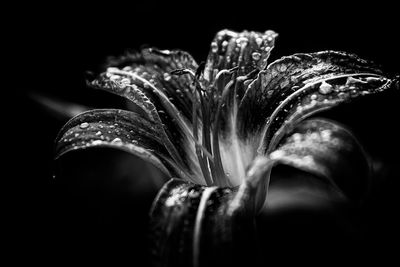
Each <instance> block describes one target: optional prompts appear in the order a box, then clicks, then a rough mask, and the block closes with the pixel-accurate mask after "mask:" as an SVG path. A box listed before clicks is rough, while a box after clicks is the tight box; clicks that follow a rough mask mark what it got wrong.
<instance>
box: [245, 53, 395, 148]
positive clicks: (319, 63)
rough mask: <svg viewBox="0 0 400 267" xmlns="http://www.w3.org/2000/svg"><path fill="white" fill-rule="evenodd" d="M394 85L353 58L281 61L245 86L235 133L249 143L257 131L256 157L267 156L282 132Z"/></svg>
mask: <svg viewBox="0 0 400 267" xmlns="http://www.w3.org/2000/svg"><path fill="white" fill-rule="evenodd" d="M392 85H393V80H391V79H390V78H388V77H386V76H384V75H383V74H382V71H381V70H379V69H378V68H376V67H375V66H374V65H373V64H372V63H371V62H367V61H365V60H362V59H360V58H358V57H357V56H355V55H351V54H346V53H343V52H334V51H323V52H318V53H312V54H295V55H292V56H289V57H284V58H282V59H280V60H277V61H275V62H273V63H272V64H270V65H269V66H268V67H267V69H266V70H265V71H262V72H260V73H259V75H258V78H257V79H256V80H255V81H254V82H252V83H250V84H249V86H248V89H247V91H246V93H245V96H244V97H243V99H242V101H241V103H240V107H239V111H238V124H239V134H240V136H241V137H242V138H249V137H251V136H254V134H255V133H260V132H261V133H262V139H261V141H262V142H263V143H262V144H261V146H260V147H259V152H260V153H264V152H266V151H269V152H270V151H272V150H273V148H274V147H275V146H276V145H277V143H279V140H280V138H282V136H283V135H284V133H285V132H286V131H285V130H284V129H283V128H281V127H289V126H293V125H295V124H296V123H297V122H298V121H299V120H302V119H304V118H306V117H308V116H310V115H311V114H314V113H316V112H318V111H321V110H326V109H329V108H331V107H333V106H337V105H338V104H340V103H343V102H346V101H351V100H352V99H354V98H358V97H360V96H363V95H367V94H372V93H379V92H381V91H384V90H385V89H388V88H390V87H392ZM285 129H286V128H285ZM286 130H287V129H286Z"/></svg>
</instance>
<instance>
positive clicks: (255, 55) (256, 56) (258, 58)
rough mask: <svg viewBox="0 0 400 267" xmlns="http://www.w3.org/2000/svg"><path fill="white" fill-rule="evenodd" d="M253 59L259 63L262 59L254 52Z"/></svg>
mask: <svg viewBox="0 0 400 267" xmlns="http://www.w3.org/2000/svg"><path fill="white" fill-rule="evenodd" d="M251 57H252V58H253V60H255V61H258V60H260V58H261V54H260V53H258V52H253V54H251Z"/></svg>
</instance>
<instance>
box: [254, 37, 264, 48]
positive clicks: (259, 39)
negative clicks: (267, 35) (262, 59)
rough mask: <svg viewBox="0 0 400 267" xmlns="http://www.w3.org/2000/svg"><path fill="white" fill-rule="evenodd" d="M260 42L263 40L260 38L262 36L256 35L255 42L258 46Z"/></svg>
mask: <svg viewBox="0 0 400 267" xmlns="http://www.w3.org/2000/svg"><path fill="white" fill-rule="evenodd" d="M262 42H263V39H262V38H260V37H257V38H256V43H257V45H258V46H261V45H262Z"/></svg>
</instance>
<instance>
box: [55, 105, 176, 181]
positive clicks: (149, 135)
mask: <svg viewBox="0 0 400 267" xmlns="http://www.w3.org/2000/svg"><path fill="white" fill-rule="evenodd" d="M163 138H164V137H163V136H162V135H161V134H160V133H159V132H158V131H157V127H156V126H155V124H154V123H152V122H151V121H149V120H147V119H146V118H145V117H143V116H141V115H139V114H136V113H133V112H129V111H123V110H113V109H109V110H108V109H105V110H90V111H87V112H85V113H82V114H80V115H78V116H76V117H74V118H72V119H71V120H70V121H69V122H68V123H67V124H66V125H65V126H64V127H63V129H62V130H61V131H60V133H59V135H58V137H57V139H56V143H57V147H56V158H59V157H60V156H62V155H64V154H65V153H68V152H70V151H74V150H80V149H87V148H91V147H111V148H115V149H119V150H124V151H127V152H129V153H132V154H134V155H136V156H138V157H140V158H142V159H144V160H146V161H148V162H150V163H152V164H153V165H154V166H156V167H157V168H159V169H160V170H161V171H163V172H164V173H166V174H168V175H170V173H175V174H180V173H179V171H178V169H179V168H178V167H177V166H175V165H174V164H173V163H172V160H171V156H170V155H169V153H168V151H167V150H166V148H165V146H164V145H163Z"/></svg>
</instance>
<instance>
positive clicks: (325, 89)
mask: <svg viewBox="0 0 400 267" xmlns="http://www.w3.org/2000/svg"><path fill="white" fill-rule="evenodd" d="M332 90H333V87H332V85H330V84H329V83H327V82H325V81H323V82H322V83H321V85H320V86H319V90H318V92H320V93H321V94H323V95H327V94H330V93H331V92H332Z"/></svg>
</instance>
